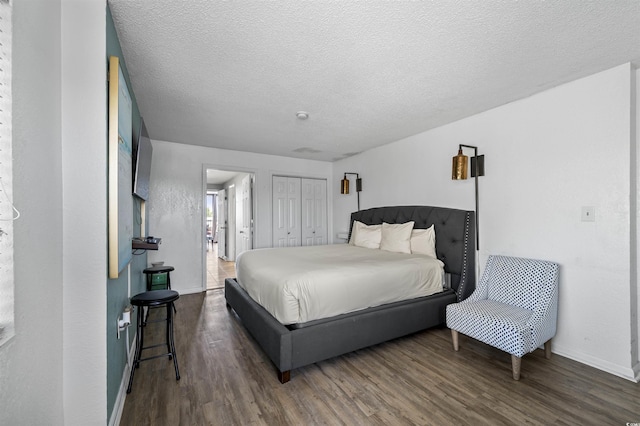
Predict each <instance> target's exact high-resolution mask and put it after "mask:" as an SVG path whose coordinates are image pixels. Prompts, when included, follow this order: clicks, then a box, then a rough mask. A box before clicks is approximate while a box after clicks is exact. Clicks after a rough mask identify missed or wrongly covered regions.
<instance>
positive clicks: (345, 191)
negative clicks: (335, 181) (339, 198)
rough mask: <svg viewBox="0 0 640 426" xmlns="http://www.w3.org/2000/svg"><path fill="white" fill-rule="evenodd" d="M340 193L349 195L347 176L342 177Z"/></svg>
mask: <svg viewBox="0 0 640 426" xmlns="http://www.w3.org/2000/svg"><path fill="white" fill-rule="evenodd" d="M340 193H341V194H348V193H349V179H347V175H344V179H342V180H341V181H340Z"/></svg>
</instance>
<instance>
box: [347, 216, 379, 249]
mask: <svg viewBox="0 0 640 426" xmlns="http://www.w3.org/2000/svg"><path fill="white" fill-rule="evenodd" d="M381 239H382V225H365V224H364V223H362V222H358V221H357V220H356V221H355V222H353V229H352V230H351V239H350V240H349V244H351V245H352V246H358V247H365V248H373V249H377V248H380V240H381Z"/></svg>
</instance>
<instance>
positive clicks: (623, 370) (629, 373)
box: [553, 342, 639, 383]
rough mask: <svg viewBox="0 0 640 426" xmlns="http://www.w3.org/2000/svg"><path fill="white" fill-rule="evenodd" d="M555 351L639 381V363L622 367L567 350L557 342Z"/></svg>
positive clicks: (566, 356)
mask: <svg viewBox="0 0 640 426" xmlns="http://www.w3.org/2000/svg"><path fill="white" fill-rule="evenodd" d="M553 353H555V354H558V355H560V356H563V357H565V358H569V359H572V360H574V361H577V362H579V363H582V364H585V365H588V366H589V367H593V368H596V369H598V370H601V371H604V372H606V373H609V374H613V375H614V376H618V377H622V378H623V379H626V380H629V381H632V382H634V383H638V381H639V373H638V369H639V366H638V365H636V366H635V367H629V368H627V367H622V366H620V365H618V364H614V363H612V362H609V361H605V360H603V359H600V358H595V357H593V356H591V355H586V354H583V353H580V352H575V351H571V350H567V349H566V348H564V347H562V346H559V345H557V344H555V342H554V344H553Z"/></svg>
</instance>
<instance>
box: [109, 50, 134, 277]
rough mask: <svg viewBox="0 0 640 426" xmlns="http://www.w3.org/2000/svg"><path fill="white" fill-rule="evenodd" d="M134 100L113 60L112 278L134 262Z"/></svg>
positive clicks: (110, 263)
mask: <svg viewBox="0 0 640 426" xmlns="http://www.w3.org/2000/svg"><path fill="white" fill-rule="evenodd" d="M131 111H132V106H131V96H130V95H129V90H128V88H127V82H126V81H125V79H124V74H123V73H122V69H121V68H120V60H119V58H118V57H117V56H110V57H109V126H108V127H109V167H108V169H109V172H108V173H109V201H108V204H109V213H108V215H109V218H108V226H109V278H118V275H119V274H120V271H122V270H123V269H124V267H125V266H127V264H128V263H129V262H130V261H131V257H132V252H131V239H132V238H133V213H132V212H133V197H132V195H131V169H132V168H131V162H132V160H131V147H132V140H131V139H132V137H131V133H132V131H131V120H132V118H131V117H132V115H131Z"/></svg>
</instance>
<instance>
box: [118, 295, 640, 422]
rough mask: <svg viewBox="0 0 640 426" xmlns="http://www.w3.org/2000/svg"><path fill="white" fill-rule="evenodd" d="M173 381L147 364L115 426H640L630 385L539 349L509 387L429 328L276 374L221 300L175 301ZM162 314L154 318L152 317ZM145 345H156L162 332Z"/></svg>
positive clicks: (168, 370)
mask: <svg viewBox="0 0 640 426" xmlns="http://www.w3.org/2000/svg"><path fill="white" fill-rule="evenodd" d="M176 307H177V310H178V312H177V314H176V316H175V320H176V323H175V336H176V346H177V353H178V362H179V366H180V374H181V379H180V381H176V380H175V375H174V371H173V365H172V362H171V361H169V360H168V359H166V358H159V359H155V360H151V361H145V362H143V363H142V364H141V366H140V368H139V370H138V371H137V372H136V375H135V380H134V383H133V389H132V392H131V393H130V394H129V395H128V396H127V400H126V402H125V406H124V411H123V415H122V420H121V423H120V424H121V425H136V426H139V425H248V424H251V425H316V424H321V425H453V424H457V425H460V424H464V425H514V424H531V425H549V424H559V425H625V424H626V423H627V422H640V385H639V384H636V383H632V382H629V381H627V380H624V379H621V378H618V377H616V376H613V375H610V374H608V373H604V372H602V371H599V370H596V369H593V368H590V367H587V366H585V365H583V364H580V363H577V362H575V361H571V360H569V359H567V358H563V357H561V356H558V355H555V354H554V355H553V356H552V358H551V359H550V360H547V359H545V358H544V351H542V350H537V351H535V352H534V353H532V354H529V355H526V356H525V357H524V358H523V360H522V373H521V379H520V381H514V380H513V379H512V378H511V357H510V355H509V354H507V353H504V352H501V351H499V350H497V349H494V348H492V347H489V346H487V345H485V344H483V343H480V342H477V341H474V340H472V339H470V338H468V337H466V336H462V335H461V336H460V352H454V351H453V349H452V346H451V335H450V332H449V330H448V329H445V328H439V329H432V330H428V331H425V332H421V333H417V334H414V335H411V336H408V337H404V338H400V339H396V340H393V341H391V342H387V343H383V344H381V345H377V346H375V347H372V348H367V349H363V350H360V351H357V352H353V353H351V354H347V355H344V356H341V357H336V358H333V359H330V360H327V361H324V362H321V363H318V364H314V365H310V366H307V367H304V368H300V369H297V370H293V371H292V372H291V381H290V382H289V383H286V384H284V385H283V384H280V382H278V380H277V378H276V371H275V367H274V366H273V364H272V363H271V361H270V360H269V359H268V358H267V357H266V356H265V355H264V354H263V353H262V351H261V350H260V348H259V347H258V346H257V345H256V344H255V342H254V341H253V340H252V338H251V337H250V336H249V335H248V334H247V332H246V330H245V329H244V328H243V326H242V323H241V321H240V320H239V318H238V317H237V316H236V315H235V313H234V312H233V311H230V310H228V309H227V308H226V306H225V301H224V292H223V290H213V291H208V292H206V293H201V294H192V295H185V296H181V297H180V299H179V300H178V301H177V302H176ZM163 311H164V310H161V309H156V310H153V311H152V313H151V315H152V316H154V315H161V314H162V313H163ZM149 327H150V328H149V330H148V332H147V333H148V334H147V335H146V336H145V337H146V338H147V337H149V336H152V338H155V339H157V341H158V342H160V341H162V340H161V339H162V338H163V330H164V329H163V324H162V323H158V324H157V325H156V329H155V330H153V329H152V328H151V327H153V325H150V326H149Z"/></svg>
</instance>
